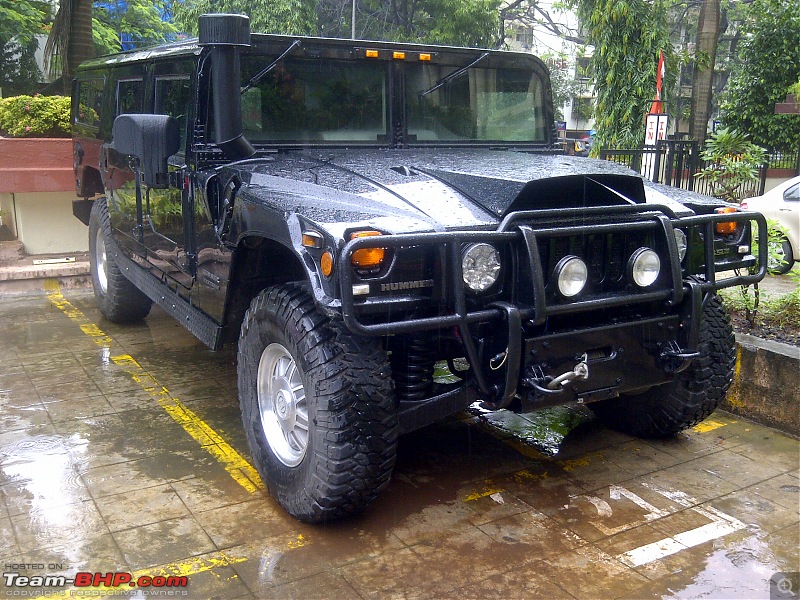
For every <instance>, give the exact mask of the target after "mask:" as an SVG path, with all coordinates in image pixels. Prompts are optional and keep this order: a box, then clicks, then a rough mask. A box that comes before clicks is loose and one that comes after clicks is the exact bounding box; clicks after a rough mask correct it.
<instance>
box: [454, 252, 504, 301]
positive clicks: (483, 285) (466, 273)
mask: <svg viewBox="0 0 800 600" xmlns="http://www.w3.org/2000/svg"><path fill="white" fill-rule="evenodd" d="M461 271H462V273H463V277H464V283H466V284H467V287H468V288H469V289H471V290H472V291H473V292H483V291H485V290H488V289H489V288H490V287H492V286H493V285H494V283H495V282H496V281H497V278H498V277H499V276H500V253H499V252H498V251H497V248H495V247H494V246H492V245H491V244H484V243H480V244H470V245H469V246H467V247H466V248H464V252H463V253H462V255H461Z"/></svg>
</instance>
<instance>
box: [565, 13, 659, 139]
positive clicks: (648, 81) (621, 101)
mask: <svg viewBox="0 0 800 600" xmlns="http://www.w3.org/2000/svg"><path fill="white" fill-rule="evenodd" d="M567 4H568V5H570V6H571V7H574V8H577V12H578V19H579V20H580V21H581V23H582V24H583V26H584V29H585V32H586V41H587V43H589V44H591V45H593V46H594V54H593V55H592V60H591V75H592V79H593V82H594V86H595V91H596V93H597V102H596V105H595V128H596V129H597V137H596V141H595V145H594V147H593V149H592V151H593V152H595V153H596V152H597V151H599V149H600V148H638V147H640V146H641V145H642V142H643V140H644V118H645V115H646V114H647V110H648V109H649V107H650V103H651V102H652V100H653V96H654V94H655V87H656V68H657V65H658V56H659V51H661V50H663V51H664V53H665V55H666V56H667V61H668V62H667V64H670V60H671V54H672V52H671V45H670V43H669V32H668V31H667V28H666V13H665V11H666V6H665V2H664V1H663V0H653V1H652V2H650V1H647V0H567ZM667 75H668V76H667V78H666V79H667V80H666V82H665V87H666V88H669V87H670V84H671V83H672V82H673V81H674V75H672V72H671V71H670V70H668V71H667Z"/></svg>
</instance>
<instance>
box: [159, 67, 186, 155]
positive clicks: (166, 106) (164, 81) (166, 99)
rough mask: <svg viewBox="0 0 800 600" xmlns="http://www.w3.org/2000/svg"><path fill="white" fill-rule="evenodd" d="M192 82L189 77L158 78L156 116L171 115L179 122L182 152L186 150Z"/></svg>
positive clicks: (168, 76)
mask: <svg viewBox="0 0 800 600" xmlns="http://www.w3.org/2000/svg"><path fill="white" fill-rule="evenodd" d="M190 103H191V80H190V78H189V76H187V75H163V76H159V77H156V110H155V112H156V114H159V115H170V116H171V117H175V119H176V120H177V121H178V126H179V127H180V131H181V150H185V149H186V122H187V115H188V114H189V109H190V107H191V104H190Z"/></svg>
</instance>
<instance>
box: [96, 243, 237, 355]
mask: <svg viewBox="0 0 800 600" xmlns="http://www.w3.org/2000/svg"><path fill="white" fill-rule="evenodd" d="M109 242H111V243H110V244H109V245H113V248H112V249H111V252H112V253H113V256H114V260H115V261H116V263H117V266H118V267H119V269H120V271H122V273H123V274H124V275H125V277H127V278H128V279H129V280H130V281H131V282H132V283H133V284H134V285H135V286H136V287H137V288H139V289H140V290H141V291H142V292H143V293H144V294H145V295H147V297H148V298H150V299H151V300H152V301H153V302H155V303H156V304H158V306H160V307H161V308H162V309H164V311H166V312H167V313H168V314H169V315H170V316H171V317H172V318H173V319H175V320H176V321H178V322H179V323H181V324H182V325H183V326H184V327H186V329H188V330H189V331H190V332H191V333H192V334H193V335H194V336H195V337H196V338H197V339H199V340H200V341H201V342H203V343H204V344H205V345H206V346H208V347H209V348H211V349H212V350H219V349H220V348H222V326H221V325H219V324H218V323H217V322H216V321H214V319H212V318H211V317H209V316H208V315H207V314H205V313H204V312H202V311H200V310H198V309H197V308H194V307H193V306H192V305H191V304H189V302H188V301H187V300H186V299H184V298H182V297H181V296H180V295H178V293H177V292H174V291H172V290H171V289H170V288H169V287H167V286H166V285H164V284H163V283H161V282H160V281H159V280H158V279H156V278H155V277H153V275H151V274H150V273H149V272H148V271H146V270H145V269H143V268H142V267H140V266H139V265H137V264H136V263H135V262H133V261H132V260H131V259H130V258H128V257H127V256H125V255H124V254H123V253H122V252H121V251H120V249H119V248H118V247H117V245H116V243H115V242H113V241H111V240H109ZM107 243H108V242H107Z"/></svg>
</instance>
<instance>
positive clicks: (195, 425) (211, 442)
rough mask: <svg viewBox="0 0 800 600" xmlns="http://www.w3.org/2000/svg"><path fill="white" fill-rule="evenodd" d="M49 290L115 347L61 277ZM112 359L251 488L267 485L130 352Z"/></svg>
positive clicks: (99, 340)
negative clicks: (68, 295)
mask: <svg viewBox="0 0 800 600" xmlns="http://www.w3.org/2000/svg"><path fill="white" fill-rule="evenodd" d="M45 290H47V297H48V299H49V300H50V302H51V303H52V304H53V305H54V306H55V307H56V308H58V309H59V310H61V312H63V313H64V314H65V315H66V316H67V317H69V318H70V319H72V320H73V321H75V322H76V323H77V324H78V326H79V327H80V328H81V331H83V332H84V333H85V334H86V335H88V336H89V337H90V338H92V340H93V341H94V343H95V344H97V345H98V346H100V347H101V348H108V349H110V348H111V342H112V340H111V338H110V337H109V336H108V335H106V333H105V332H103V330H102V329H100V328H99V327H98V326H97V325H95V324H94V323H92V322H91V321H90V320H89V319H88V318H87V317H86V315H84V314H83V313H82V312H81V311H80V310H79V309H78V308H76V307H75V306H73V305H72V304H71V303H70V302H69V301H68V300H67V299H66V298H64V296H63V295H62V294H61V288H60V286H59V285H58V281H57V280H55V279H48V280H47V281H45ZM111 360H112V361H113V362H114V364H116V365H117V366H119V367H120V368H121V369H122V370H123V371H125V372H126V373H127V374H128V375H130V377H131V379H133V381H135V382H136V383H137V384H139V386H140V387H141V388H142V389H143V390H144V391H145V392H147V393H148V394H149V395H150V397H151V398H153V399H154V400H156V401H157V402H158V404H159V405H160V406H161V408H163V409H164V410H165V411H166V413H167V414H168V415H169V416H170V417H172V418H173V419H174V420H175V422H176V423H178V425H180V426H181V427H183V429H184V431H186V433H188V434H189V435H190V436H192V437H193V438H194V439H195V440H196V441H197V442H198V443H199V444H200V446H201V447H202V448H203V449H204V450H205V451H206V452H208V453H209V454H211V456H213V457H214V458H216V459H217V461H219V462H220V463H221V464H222V465H223V466H224V467H225V470H226V471H227V472H228V473H229V474H230V476H231V477H233V479H234V480H235V481H236V482H237V483H238V484H239V485H241V486H242V487H243V488H244V489H246V490H247V491H248V492H250V493H251V494H252V493H255V492H256V491H257V490H263V489H264V483H263V482H262V481H261V478H260V477H259V476H258V472H257V471H256V470H255V468H254V467H253V466H252V465H251V464H250V463H249V462H247V460H246V459H245V458H244V457H243V456H242V455H241V454H239V453H238V452H237V451H236V450H234V449H233V447H232V446H231V445H230V444H228V442H226V441H225V439H224V438H223V437H222V436H221V435H219V434H218V433H217V432H216V431H214V429H213V428H212V427H211V426H210V425H208V424H207V423H206V422H205V421H203V420H202V419H201V418H200V417H199V416H197V414H195V413H194V412H193V411H192V410H190V409H189V407H187V406H186V405H185V404H184V403H183V402H181V401H180V400H179V399H178V398H175V397H174V396H173V395H172V394H170V392H169V390H168V389H167V388H166V387H164V386H163V385H161V384H160V383H159V382H158V381H157V380H156V378H155V377H153V376H152V375H151V374H150V373H148V372H147V371H145V370H144V369H143V368H142V366H141V365H140V364H139V363H138V362H137V361H136V360H135V359H134V358H133V357H132V356H130V355H128V354H120V355H118V356H112V357H111Z"/></svg>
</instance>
